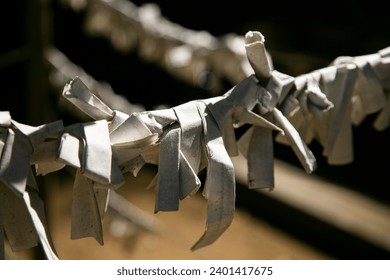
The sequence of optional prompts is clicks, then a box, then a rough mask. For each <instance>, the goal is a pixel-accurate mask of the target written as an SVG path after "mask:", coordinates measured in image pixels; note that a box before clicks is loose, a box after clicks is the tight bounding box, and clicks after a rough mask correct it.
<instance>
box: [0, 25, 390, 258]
mask: <svg viewBox="0 0 390 280" xmlns="http://www.w3.org/2000/svg"><path fill="white" fill-rule="evenodd" d="M245 43H246V45H245V47H246V51H247V57H248V60H249V62H250V64H251V66H252V68H253V72H254V74H253V75H250V76H248V77H247V78H245V79H243V80H242V81H241V82H240V83H238V84H237V85H236V86H234V87H233V88H232V89H231V90H229V91H228V92H227V93H225V94H224V95H222V96H219V97H213V98H209V99H204V100H195V101H190V102H188V103H185V104H182V105H179V106H176V107H173V108H170V109H162V110H154V111H145V112H136V113H132V114H130V115H128V114H126V113H123V112H121V111H118V110H113V109H111V108H110V107H108V106H107V105H106V104H105V103H103V102H102V101H101V100H100V99H99V98H97V97H96V96H95V95H94V94H93V93H91V92H90V90H89V89H88V88H87V87H86V86H85V84H84V83H83V82H82V81H81V80H80V79H79V78H78V77H75V78H74V79H73V80H72V81H70V82H69V83H68V84H66V85H65V87H64V90H63V96H64V98H66V99H67V100H69V101H70V102H71V103H72V104H74V105H75V106H76V107H77V108H78V109H80V110H81V111H82V112H84V113H85V114H87V115H88V116H90V117H91V118H92V119H93V121H91V122H87V123H78V124H73V125H70V126H67V127H64V126H63V123H62V122H61V121H57V122H53V123H50V124H46V125H42V126H39V127H31V126H27V125H23V124H19V123H17V122H15V121H13V120H12V119H11V117H10V115H9V113H8V112H2V113H1V114H0V127H1V134H0V137H1V138H0V140H1V141H0V143H1V146H0V147H1V150H0V152H1V161H0V179H1V182H2V183H3V185H0V188H1V196H0V202H1V203H0V238H2V239H3V238H4V233H3V228H4V230H5V233H6V235H7V236H8V238H9V240H10V243H11V246H12V248H13V249H14V250H17V249H26V248H30V247H33V246H36V244H37V242H41V243H42V245H43V247H44V249H45V253H46V255H47V257H48V258H49V259H57V256H56V253H55V250H54V248H53V246H52V242H51V240H50V234H49V232H48V230H47V228H48V227H47V224H46V221H45V215H44V211H43V207H42V202H41V201H40V200H39V198H38V195H37V192H38V188H37V186H36V184H35V182H34V176H33V175H32V172H31V170H30V165H33V166H34V167H35V170H36V174H37V175H46V174H48V173H51V172H55V171H57V170H59V169H61V168H63V167H65V166H66V165H68V166H72V167H74V168H76V169H77V172H76V177H75V181H74V188H73V202H72V224H71V227H72V228H71V237H72V239H78V238H83V237H94V238H95V239H96V240H97V241H98V242H99V243H100V244H103V232H102V219H103V216H104V214H105V212H106V208H107V201H108V197H109V193H110V192H111V191H115V189H117V188H119V187H121V186H122V184H123V183H124V176H123V174H124V173H126V172H131V173H132V174H133V175H134V176H136V175H137V173H138V171H139V170H140V169H141V168H142V167H143V166H144V165H145V164H147V163H149V164H155V165H157V166H158V173H157V174H156V177H155V178H154V179H153V180H152V183H151V185H152V186H154V187H155V190H156V193H155V195H156V202H155V212H156V213H157V212H159V211H177V210H178V209H179V203H180V200H182V199H184V198H186V197H188V196H192V195H193V194H195V193H196V192H197V191H198V190H199V188H200V187H201V186H200V184H201V181H200V179H199V178H198V174H199V172H200V171H201V170H204V169H206V171H207V173H206V174H207V176H206V181H205V185H204V188H203V195H204V197H205V198H206V199H207V202H208V204H207V205H208V206H207V218H206V228H205V231H204V234H203V235H202V236H201V238H200V239H199V240H198V241H197V242H196V243H195V244H194V246H193V247H192V249H193V250H196V249H199V248H202V247H204V246H207V245H210V244H212V243H213V242H214V241H216V240H217V239H218V238H219V237H220V236H221V235H222V234H223V233H224V232H225V230H226V229H227V228H228V227H229V226H230V224H231V222H232V220H233V216H234V211H235V178H234V170H233V164H232V162H231V159H230V158H231V157H233V156H236V155H238V154H239V153H242V154H243V155H244V156H245V157H246V158H247V163H248V182H249V187H250V188H260V189H270V190H272V189H273V188H274V173H273V140H274V139H273V137H274V133H277V136H276V140H278V141H281V142H283V143H286V144H288V145H290V146H291V147H292V149H293V151H294V152H295V154H296V155H297V158H298V159H299V160H300V162H301V163H302V165H303V167H304V169H305V170H306V172H307V173H311V172H313V171H314V170H315V168H316V161H315V157H314V155H313V154H312V153H311V151H310V150H309V149H308V147H307V143H309V142H310V141H311V140H312V139H315V138H316V139H318V140H319V141H320V143H321V144H322V145H323V146H324V154H325V155H326V156H327V157H328V159H329V161H330V163H337V164H342V163H346V162H349V161H351V160H352V153H351V151H350V150H348V149H347V148H349V147H350V146H351V143H350V141H352V140H351V137H352V136H351V133H350V131H349V129H348V128H349V126H350V125H351V123H357V122H358V121H359V120H361V119H362V118H364V115H365V114H369V113H372V112H378V118H377V121H376V122H375V127H377V128H378V129H385V128H387V127H388V125H389V107H390V106H389V94H388V88H389V87H388V85H389V82H388V78H387V77H389V75H388V73H389V69H390V68H389V65H390V64H389V63H388V61H389V60H388V59H387V56H388V51H386V49H385V50H383V51H380V52H378V53H377V54H374V55H370V56H363V57H358V58H343V59H339V60H335V62H334V63H333V64H332V65H331V66H329V67H327V68H324V69H320V70H318V71H314V72H312V73H309V74H306V75H302V76H299V77H296V78H293V77H291V76H288V75H285V74H282V73H280V72H277V71H276V70H273V69H272V68H271V66H270V65H271V64H270V61H269V56H268V54H267V52H266V49H265V46H264V37H263V36H262V34H261V33H260V32H248V33H247V34H246V37H245ZM244 124H249V129H248V130H247V131H246V132H245V133H244V134H243V135H242V136H241V137H240V138H239V139H236V136H235V129H236V128H238V127H240V126H242V125H244ZM15 217H16V218H15ZM15 221H16V222H15ZM19 221H24V222H23V223H21V222H19ZM0 241H2V240H0ZM1 252H3V253H2V254H3V255H4V250H0V253H1ZM0 257H1V256H0Z"/></svg>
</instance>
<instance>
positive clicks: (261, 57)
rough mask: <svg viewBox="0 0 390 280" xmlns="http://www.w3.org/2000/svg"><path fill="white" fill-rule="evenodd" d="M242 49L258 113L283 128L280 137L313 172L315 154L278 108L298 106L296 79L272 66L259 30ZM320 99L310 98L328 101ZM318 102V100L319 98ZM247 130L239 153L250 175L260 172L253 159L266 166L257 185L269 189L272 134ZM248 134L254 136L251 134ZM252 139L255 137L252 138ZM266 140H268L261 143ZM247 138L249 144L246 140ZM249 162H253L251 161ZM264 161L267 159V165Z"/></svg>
mask: <svg viewBox="0 0 390 280" xmlns="http://www.w3.org/2000/svg"><path fill="white" fill-rule="evenodd" d="M245 48H246V51H247V57H248V61H249V62H250V64H251V66H252V68H253V72H254V76H255V77H256V79H257V80H258V82H257V85H256V91H257V93H256V94H257V102H256V106H257V108H256V109H257V111H258V112H259V114H260V115H264V117H266V118H267V119H268V120H269V121H271V122H273V123H274V124H275V125H277V126H278V127H279V130H280V131H283V133H279V136H278V137H279V139H283V142H284V143H285V144H288V145H290V146H291V147H292V149H293V151H294V152H295V154H296V155H297V157H298V159H299V160H300V162H301V164H302V165H303V167H304V168H305V170H306V172H308V173H311V172H313V171H314V170H315V168H316V160H315V157H314V155H313V154H312V152H311V151H310V150H309V148H308V147H307V145H306V143H305V141H304V139H303V138H302V137H301V135H300V134H299V133H298V131H297V130H296V129H295V127H294V126H293V125H292V124H291V123H290V122H289V120H288V118H287V117H286V116H285V115H284V112H283V111H281V110H282V108H283V107H288V106H286V105H285V104H286V103H287V104H288V105H289V107H292V106H291V104H294V106H299V102H296V101H297V98H296V97H294V96H291V92H292V89H293V88H294V82H295V79H294V78H293V77H291V76H289V75H286V74H283V73H280V72H278V71H276V70H274V69H273V66H272V61H271V58H270V56H269V54H268V52H267V50H266V48H265V38H264V36H263V35H262V34H261V33H260V32H258V31H249V32H247V34H246V35H245ZM307 95H311V94H306V96H307ZM321 98H322V99H321ZM321 98H320V97H313V98H312V99H320V100H321V101H322V102H325V103H327V102H328V101H327V100H326V98H325V97H324V96H321ZM294 101H295V102H294ZM317 101H318V102H319V100H317ZM327 105H328V104H327ZM247 133H248V135H243V137H242V139H241V140H240V142H241V144H240V145H241V147H243V150H242V153H243V154H244V155H246V156H247V159H248V171H249V176H250V174H253V176H258V175H255V174H259V172H257V171H256V168H257V167H254V166H255V165H256V164H254V162H257V163H258V164H260V165H261V166H269V167H268V168H267V170H268V172H267V174H268V175H265V177H266V178H267V179H265V180H264V179H259V182H261V181H263V183H261V184H259V186H267V185H268V188H270V189H272V188H273V175H272V176H271V175H270V174H273V167H272V168H271V166H273V144H272V139H273V138H272V137H273V135H272V133H271V134H270V132H269V131H261V130H258V129H256V128H253V129H250V130H248V132H247ZM253 133H254V134H253ZM264 133H266V134H267V136H265V135H264V136H260V135H263V134H264ZM249 135H252V136H254V137H250V136H249ZM254 139H257V140H256V141H254ZM260 139H261V140H260ZM265 139H268V140H266V142H264V141H265ZM247 141H249V142H250V143H245V142H247ZM260 147H263V150H261V151H260V149H261V148H260ZM265 147H267V148H265ZM248 148H250V149H251V150H252V149H256V150H257V151H254V153H255V154H259V153H261V154H262V155H263V156H264V158H267V160H266V161H264V158H262V159H260V158H259V157H260V155H259V156H253V152H252V151H249V150H247V149H248ZM251 162H253V164H252V163H251ZM266 162H268V164H267V163H266ZM251 166H253V167H251ZM251 170H253V171H251ZM248 181H249V183H250V185H251V184H253V185H256V183H254V182H255V181H256V180H255V179H253V178H250V177H249V178H248Z"/></svg>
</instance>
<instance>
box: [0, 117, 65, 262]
mask: <svg viewBox="0 0 390 280" xmlns="http://www.w3.org/2000/svg"><path fill="white" fill-rule="evenodd" d="M62 128H63V126H62V122H61V121H58V122H54V123H49V124H45V125H41V126H38V127H32V126H27V125H24V124H20V123H18V122H16V121H14V120H12V119H11V116H10V114H9V112H1V113H0V155H1V161H0V180H1V184H0V231H1V232H2V234H0V237H1V240H0V242H1V245H0V246H3V244H4V234H3V230H4V232H5V234H6V235H7V238H8V241H9V243H10V245H11V248H12V250H14V251H18V250H25V249H29V248H32V247H35V246H37V245H38V243H41V245H42V248H43V250H44V252H45V254H46V256H47V258H48V259H57V258H58V257H57V255H56V252H55V250H54V247H53V244H52V241H51V237H50V234H49V229H48V226H47V221H46V217H45V210H44V205H43V201H42V200H41V198H40V197H39V189H38V187H37V185H36V182H35V178H34V175H33V173H32V170H31V167H30V164H31V163H30V161H31V159H32V158H33V157H34V153H35V152H36V151H39V149H40V146H41V145H44V143H45V141H50V139H51V138H55V137H57V136H58V134H59V133H61V131H62ZM0 252H4V250H0ZM0 257H2V258H3V259H4V256H0Z"/></svg>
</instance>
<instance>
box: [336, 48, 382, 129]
mask: <svg viewBox="0 0 390 280" xmlns="http://www.w3.org/2000/svg"><path fill="white" fill-rule="evenodd" d="M389 50H390V48H385V49H382V50H380V51H378V52H376V53H373V54H369V55H362V56H356V57H349V56H341V57H338V58H336V59H335V60H334V61H333V62H332V65H336V66H340V65H348V64H352V65H355V66H356V67H357V69H358V73H357V78H356V82H355V87H354V91H353V96H352V103H353V107H352V116H351V118H352V122H353V124H354V125H359V124H360V123H361V122H362V121H363V119H364V118H365V117H366V116H367V115H370V114H374V113H377V117H376V119H375V121H374V128H375V129H377V130H379V131H382V130H385V129H386V128H387V127H389V125H390V114H389V113H390V108H389V100H390V99H389V96H390V78H389V77H390V51H389Z"/></svg>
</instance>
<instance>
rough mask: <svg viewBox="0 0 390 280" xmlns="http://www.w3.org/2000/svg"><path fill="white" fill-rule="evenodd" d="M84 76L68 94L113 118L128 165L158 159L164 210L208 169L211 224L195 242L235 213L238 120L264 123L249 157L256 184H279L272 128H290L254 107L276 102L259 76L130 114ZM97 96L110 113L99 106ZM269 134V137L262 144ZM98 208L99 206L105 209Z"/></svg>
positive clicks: (119, 158) (158, 206)
mask: <svg viewBox="0 0 390 280" xmlns="http://www.w3.org/2000/svg"><path fill="white" fill-rule="evenodd" d="M81 83H82V82H81V81H80V80H79V79H78V78H77V77H76V78H75V79H74V80H73V81H71V82H70V83H69V85H67V86H66V87H65V89H66V90H64V92H65V94H64V96H65V97H66V98H69V97H71V98H70V99H69V101H71V102H72V103H73V104H75V105H76V106H78V107H79V108H80V109H81V110H82V111H84V112H85V113H87V114H88V115H90V116H92V117H94V118H99V117H102V118H104V119H105V120H106V121H107V122H108V123H109V125H108V127H109V131H110V132H109V137H110V143H111V146H112V153H113V159H115V162H116V163H117V164H118V167H119V168H120V170H121V171H122V172H127V171H131V172H132V173H133V174H134V175H136V173H137V172H138V170H140V169H141V168H142V166H143V165H144V164H145V163H151V164H156V165H158V173H157V174H156V177H155V178H154V179H153V180H152V184H155V187H156V203H155V212H156V213H157V212H159V211H177V210H178V209H179V202H180V200H182V199H184V198H186V197H187V196H191V195H193V194H194V193H196V192H197V190H198V189H199V188H200V184H201V182H200V179H199V178H198V173H199V171H201V170H202V169H204V168H206V169H207V178H206V182H205V186H204V191H203V194H204V196H205V198H206V199H207V201H208V210H207V219H206V229H205V232H204V234H203V236H202V237H201V238H200V239H199V240H198V242H197V243H196V244H195V245H194V246H193V248H192V249H194V250H195V249H198V248H201V247H204V246H207V245H209V244H211V243H213V242H214V241H215V240H216V239H217V238H218V237H219V236H220V235H221V234H222V233H223V232H224V231H225V230H226V229H227V228H228V227H229V225H230V224H231V221H232V219H233V214H234V209H235V178H234V170H233V166H232V162H231V160H230V156H235V155H237V154H238V146H239V145H238V143H237V141H236V139H235V135H234V129H235V127H237V126H239V125H242V124H250V125H253V126H254V127H255V130H256V131H255V133H254V134H253V135H254V136H253V137H247V138H249V139H252V138H253V139H255V140H253V142H252V144H251V145H250V148H249V149H248V152H247V153H246V154H251V153H253V152H254V153H253V156H250V157H249V158H250V161H249V162H250V163H249V166H250V171H251V172H252V173H251V174H252V175H251V176H253V177H254V178H253V179H251V182H252V183H251V187H256V188H258V187H262V188H273V175H270V174H273V172H271V173H270V172H269V171H270V170H271V169H272V168H273V161H272V157H273V154H272V146H269V143H271V144H272V134H271V133H270V132H269V131H272V130H276V131H279V132H281V133H284V130H283V129H281V128H280V127H279V126H278V125H276V124H274V123H273V117H270V116H269V115H267V116H266V117H263V116H261V115H259V114H257V113H255V112H254V111H252V110H253V109H254V108H255V107H259V108H261V109H260V111H264V112H266V113H268V111H269V110H273V109H272V105H270V104H269V102H270V101H271V100H272V101H273V99H272V98H268V99H267V97H269V96H270V94H269V93H268V92H267V91H266V90H265V89H264V88H263V87H261V86H260V85H259V84H258V81H257V79H256V78H255V77H254V76H250V77H248V78H247V79H245V80H243V81H242V82H241V83H239V84H238V85H237V86H235V87H234V88H232V89H231V90H230V91H229V92H227V93H226V94H225V95H223V96H220V97H215V98H210V99H205V100H198V101H191V102H188V103H184V104H182V105H179V106H176V107H173V108H170V109H163V110H154V111H147V112H138V113H133V114H131V115H130V116H129V115H126V114H124V113H121V112H118V111H111V110H110V109H108V108H107V107H106V106H104V105H103V104H102V103H101V102H100V101H99V100H97V98H96V96H94V95H93V94H92V93H91V92H89V90H88V89H87V88H86V87H85V86H84V85H82V84H81ZM73 85H74V87H73ZM78 91H80V92H78ZM94 104H97V106H96V107H100V108H101V109H102V111H103V113H102V112H100V110H97V111H96V107H95V106H94ZM274 114H278V113H274ZM277 121H278V122H279V123H280V124H282V125H283V126H284V127H285V128H286V129H287V130H288V131H289V134H291V135H292V134H293V133H291V131H292V130H293V129H292V127H291V126H288V125H287V124H286V122H287V121H286V120H285V119H284V118H283V117H282V116H280V114H279V115H277ZM267 131H268V132H267ZM264 139H267V140H264ZM289 139H290V140H291V142H292V143H295V142H297V137H296V136H293V137H290V138H289ZM264 141H265V142H264ZM262 142H264V143H268V144H267V145H266V146H264V145H258V144H261V143H262ZM295 145H296V144H295ZM296 146H298V145H296ZM259 148H260V149H263V150H264V149H267V148H270V150H269V151H268V150H266V151H265V152H266V153H265V154H263V153H262V151H260V153H259V150H258V149H259ZM299 152H302V151H299ZM267 153H268V156H266V155H267ZM263 156H266V157H265V158H263ZM259 168H260V170H263V172H262V175H257V174H259V173H261V172H258V171H255V170H256V169H259ZM269 177H272V179H271V180H270V179H269ZM90 193H92V192H91V191H90ZM92 197H93V196H92ZM95 212H96V213H98V211H97V210H95ZM95 216H96V215H95ZM95 224H97V223H95ZM75 226H76V225H75ZM91 228H93V226H91Z"/></svg>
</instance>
